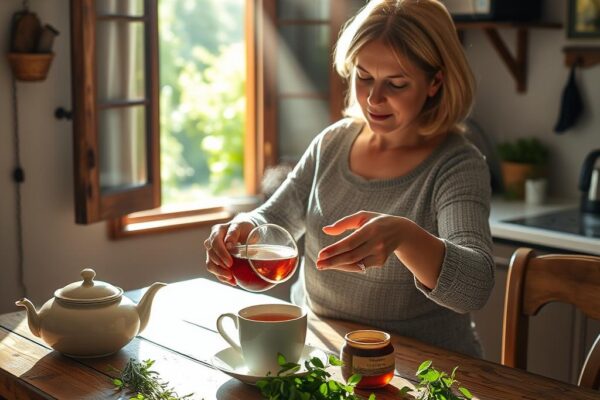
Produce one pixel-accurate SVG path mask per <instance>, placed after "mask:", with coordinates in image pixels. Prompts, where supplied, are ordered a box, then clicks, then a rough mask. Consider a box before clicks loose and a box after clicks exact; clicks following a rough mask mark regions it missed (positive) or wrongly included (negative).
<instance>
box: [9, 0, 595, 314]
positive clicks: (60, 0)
mask: <svg viewBox="0 0 600 400" xmlns="http://www.w3.org/2000/svg"><path fill="white" fill-rule="evenodd" d="M29 3H30V8H31V9H32V10H33V11H35V12H37V13H38V15H39V16H40V18H41V19H42V20H43V22H46V23H50V24H52V25H53V26H55V27H56V28H57V29H58V30H59V31H60V32H61V34H60V36H59V37H58V38H57V40H56V42H55V52H56V58H55V60H54V64H53V65H52V68H51V70H50V74H49V76H48V79H47V80H46V81H44V82H38V83H23V82H19V83H18V93H19V109H20V114H19V124H20V128H21V159H22V165H23V167H24V168H25V173H26V181H25V183H24V184H23V185H22V209H23V233H24V242H23V245H24V254H25V259H24V278H25V283H26V286H27V291H28V296H29V297H30V298H31V299H32V300H33V301H34V302H35V303H36V304H38V305H41V303H42V301H44V300H46V299H47V298H49V297H50V296H51V295H52V292H53V290H54V289H56V288H58V287H62V286H63V285H65V284H67V283H70V282H72V281H75V280H77V279H78V278H79V275H78V274H79V271H80V269H82V268H83V267H87V266H93V267H94V268H95V269H96V270H97V273H98V278H99V279H101V280H105V281H109V282H111V283H113V284H115V285H118V286H121V287H123V288H124V289H125V290H127V289H133V288H138V287H141V286H146V285H148V284H150V283H152V282H154V281H156V280H162V281H166V282H173V281H176V280H181V279H186V278H192V277H198V276H203V275H204V276H205V275H206V273H205V272H204V253H203V251H202V241H203V240H204V238H205V237H206V236H207V234H208V229H196V230H187V231H182V232H179V233H170V234H161V235H152V236H147V237H142V238H133V239H127V240H120V241H110V240H108V239H107V235H106V226H105V225H104V224H103V223H99V224H95V225H90V226H79V225H76V224H75V223H74V211H73V210H74V205H73V165H72V158H73V153H72V147H73V146H72V136H71V135H72V132H71V125H70V123H69V122H65V121H58V120H56V119H55V118H54V116H53V113H54V109H55V108H56V107H58V106H64V107H66V108H69V109H70V108H71V104H70V98H71V93H70V90H71V82H70V59H69V52H70V47H69V36H70V35H69V6H68V4H69V1H67V0H30V1H29ZM20 4H21V1H20V0H2V1H0V26H1V27H3V29H1V30H0V50H2V53H3V54H4V53H6V52H7V50H8V49H7V44H8V37H9V26H10V19H11V16H12V14H13V12H15V11H17V10H18V9H19V7H20ZM563 4H564V3H563V2H562V0H552V1H550V2H549V5H550V6H549V10H548V11H549V13H550V14H552V16H553V17H555V18H557V19H559V20H562V18H564V14H565V13H564V9H563ZM502 34H503V36H505V37H506V38H507V39H509V40H511V43H512V38H513V37H514V35H513V32H509V31H506V32H504V31H503V32H502ZM465 43H466V45H467V51H468V55H469V58H470V60H471V62H472V65H473V68H474V70H475V72H476V74H477V77H478V80H479V97H478V101H477V106H476V108H475V112H474V116H475V119H476V120H477V121H478V122H479V124H480V125H481V126H482V128H483V129H484V130H485V131H486V132H488V133H489V134H491V135H494V136H495V137H496V138H498V140H500V139H502V138H505V137H517V136H525V135H535V136H538V137H540V138H541V139H543V140H544V141H546V142H547V143H549V144H550V146H551V147H552V151H553V161H554V165H553V167H552V171H551V173H552V181H551V188H552V189H553V191H554V192H555V193H560V194H561V195H566V196H568V197H576V196H577V189H576V186H575V182H576V180H577V178H578V172H579V167H580V165H581V162H582V160H583V157H584V155H585V154H587V152H588V151H589V150H591V149H593V148H599V147H600V119H599V118H598V115H599V113H598V108H599V107H600V90H598V89H599V88H600V66H596V67H594V68H591V69H586V70H583V71H582V73H581V76H580V78H581V79H580V82H581V89H582V92H583V96H584V100H585V103H586V112H585V116H584V118H583V120H582V121H581V123H580V124H579V125H578V126H577V128H576V129H574V130H573V131H570V132H567V133H566V134H564V135H563V136H557V135H556V134H554V133H553V132H552V127H553V125H554V122H555V121H556V118H557V115H558V108H559V103H560V96H561V91H562V88H563V85H564V83H565V82H566V79H567V74H568V70H567V68H566V67H564V63H563V62H564V61H563V55H562V50H561V49H562V47H563V45H564V44H565V39H564V32H563V31H562V30H557V31H551V30H532V31H531V37H530V52H529V70H528V74H529V81H528V91H527V93H526V94H517V93H516V92H515V90H514V83H513V81H512V78H511V77H510V76H509V75H508V72H507V70H506V68H505V67H504V65H503V64H502V63H501V62H500V59H499V58H498V56H497V54H496V53H495V52H494V51H493V49H492V48H491V46H490V45H489V43H488V42H487V41H486V39H485V37H484V35H483V33H482V32H469V33H467V35H466V42H465ZM594 44H596V45H599V44H600V43H598V41H596V42H595V43H594ZM1 59H2V60H4V57H2V58H1ZM10 79H11V78H10V73H9V70H8V64H7V62H5V61H0V312H7V311H12V310H15V309H16V308H15V307H14V301H15V300H16V299H18V298H20V297H21V296H22V293H21V291H20V289H19V285H18V267H17V250H16V249H17V242H16V238H17V234H16V229H17V228H16V222H15V209H16V202H15V186H14V184H13V183H12V181H11V172H12V169H13V167H14V155H13V146H14V142H13V136H12V135H13V134H12V119H11V91H10ZM209 301H215V300H214V299H207V303H208V302H209Z"/></svg>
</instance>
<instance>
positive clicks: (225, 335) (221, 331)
mask: <svg viewBox="0 0 600 400" xmlns="http://www.w3.org/2000/svg"><path fill="white" fill-rule="evenodd" d="M225 318H231V320H232V321H233V323H234V325H235V329H236V330H237V329H239V328H238V317H237V315H235V314H231V313H226V314H221V315H219V318H217V331H219V334H220V335H221V336H223V339H225V341H226V342H227V343H229V345H230V346H231V347H233V348H234V349H236V350H237V351H238V353H241V352H242V348H241V347H240V345H239V344H238V343H236V342H235V341H234V340H233V339H232V338H231V336H229V334H228V333H227V332H225V329H224V328H223V320H224V319H225Z"/></svg>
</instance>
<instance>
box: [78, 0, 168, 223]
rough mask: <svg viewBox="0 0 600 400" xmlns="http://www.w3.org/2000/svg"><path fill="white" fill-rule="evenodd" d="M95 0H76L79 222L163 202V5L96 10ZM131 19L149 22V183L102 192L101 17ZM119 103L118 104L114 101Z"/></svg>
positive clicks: (147, 2)
mask: <svg viewBox="0 0 600 400" xmlns="http://www.w3.org/2000/svg"><path fill="white" fill-rule="evenodd" d="M95 5H96V1H95V0H71V46H72V47H71V68H72V96H73V151H74V180H75V191H74V194H75V221H76V222H77V223H78V224H90V223H93V222H98V221H102V220H106V219H109V218H114V217H117V216H119V215H124V214H127V213H130V212H134V211H138V210H141V209H148V208H155V207H158V206H159V205H160V200H161V199H160V137H159V125H158V119H157V118H153V116H154V115H158V112H159V108H158V26H157V25H158V24H157V18H158V10H157V0H144V10H145V12H144V15H143V16H140V17H132V16H124V15H111V16H108V17H106V16H101V17H97V15H96V7H95ZM98 19H101V20H119V19H121V20H127V21H140V22H143V23H144V46H145V66H146V71H145V73H146V77H147V79H146V84H145V89H146V90H145V99H144V102H143V104H145V105H146V132H145V136H146V165H147V169H148V170H147V183H146V184H144V185H142V186H139V187H135V188H129V189H126V190H115V191H111V192H110V193H102V192H101V190H100V169H99V166H98V160H99V157H98V152H99V146H98V113H99V109H100V108H101V105H99V104H98V100H97V96H96V93H97V91H96V88H97V81H96V51H95V50H96V22H97V20H98ZM109 107H118V105H109Z"/></svg>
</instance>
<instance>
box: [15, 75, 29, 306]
mask: <svg viewBox="0 0 600 400" xmlns="http://www.w3.org/2000/svg"><path fill="white" fill-rule="evenodd" d="M12 106H13V107H12V111H13V113H12V114H13V128H14V129H13V133H14V151H15V169H14V170H13V176H12V178H13V181H14V182H15V200H16V202H15V203H16V222H17V265H18V269H17V274H18V280H19V282H18V283H19V286H20V289H21V293H22V295H23V297H27V287H26V286H25V276H24V268H23V265H24V253H23V218H22V215H23V213H22V207H21V184H22V183H23V182H25V171H24V170H23V168H22V167H21V143H20V137H19V107H18V102H17V80H16V79H15V77H14V76H13V77H12Z"/></svg>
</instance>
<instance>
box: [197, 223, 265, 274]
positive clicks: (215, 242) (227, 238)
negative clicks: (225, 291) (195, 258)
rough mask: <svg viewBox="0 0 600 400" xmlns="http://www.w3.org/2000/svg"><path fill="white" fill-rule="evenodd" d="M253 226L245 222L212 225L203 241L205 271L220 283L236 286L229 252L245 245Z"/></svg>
mask: <svg viewBox="0 0 600 400" xmlns="http://www.w3.org/2000/svg"><path fill="white" fill-rule="evenodd" d="M253 228H254V224H252V223H251V222H247V221H240V222H228V223H225V224H217V225H213V227H212V228H211V230H210V235H209V236H208V239H206V240H205V241H204V248H205V249H206V269H207V270H208V272H210V273H211V274H213V275H215V276H216V277H217V279H218V280H220V281H221V282H225V283H228V284H230V285H232V286H235V285H236V282H235V278H234V277H233V274H232V273H231V265H232V263H233V258H232V257H231V254H229V251H231V249H233V247H234V246H235V245H236V244H238V243H245V242H246V238H247V237H248V235H249V234H250V231H251V230H252V229H253Z"/></svg>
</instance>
